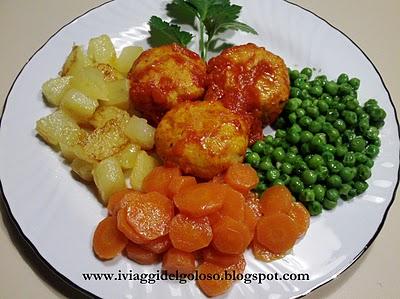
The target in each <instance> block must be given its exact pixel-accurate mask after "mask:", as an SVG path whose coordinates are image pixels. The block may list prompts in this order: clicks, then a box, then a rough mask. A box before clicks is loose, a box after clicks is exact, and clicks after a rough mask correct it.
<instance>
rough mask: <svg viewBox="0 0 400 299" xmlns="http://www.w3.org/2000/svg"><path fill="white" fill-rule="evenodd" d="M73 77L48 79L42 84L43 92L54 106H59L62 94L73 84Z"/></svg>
mask: <svg viewBox="0 0 400 299" xmlns="http://www.w3.org/2000/svg"><path fill="white" fill-rule="evenodd" d="M71 79H72V76H65V77H58V78H54V79H50V80H48V81H46V82H45V83H44V84H43V85H42V93H43V95H44V97H45V98H46V100H47V102H49V103H50V104H51V105H53V106H58V105H59V104H60V100H61V98H62V96H63V95H64V94H65V92H66V91H67V90H68V89H69V88H70V86H71Z"/></svg>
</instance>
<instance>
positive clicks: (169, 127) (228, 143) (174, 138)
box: [155, 101, 248, 179]
mask: <svg viewBox="0 0 400 299" xmlns="http://www.w3.org/2000/svg"><path fill="white" fill-rule="evenodd" d="M247 144H248V138H247V126H246V124H245V123H244V122H243V120H242V119H241V117H240V116H239V115H237V114H234V113H233V112H231V111H230V110H228V109H227V108H225V107H224V106H223V105H222V104H221V103H219V102H207V101H202V102H189V103H183V104H180V105H178V106H176V107H174V108H173V109H172V110H170V111H168V112H167V114H166V115H165V116H164V117H163V118H162V120H161V122H160V123H159V125H158V126H157V129H156V133H155V146H156V151H157V154H158V155H159V156H160V158H161V159H162V160H163V161H164V163H166V164H168V165H176V166H179V168H180V169H181V170H182V171H183V173H186V174H191V175H194V176H196V177H199V178H203V179H211V178H212V177H213V176H215V175H217V174H219V173H222V172H223V171H224V170H226V169H227V168H228V167H229V166H230V165H232V164H234V163H237V162H241V161H242V159H243V156H244V154H245V152H246V148H247Z"/></svg>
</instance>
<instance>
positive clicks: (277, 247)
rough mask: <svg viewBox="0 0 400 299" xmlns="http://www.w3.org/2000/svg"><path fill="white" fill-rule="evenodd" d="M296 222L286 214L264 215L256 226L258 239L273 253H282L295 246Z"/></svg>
mask: <svg viewBox="0 0 400 299" xmlns="http://www.w3.org/2000/svg"><path fill="white" fill-rule="evenodd" d="M297 236H298V230H297V226H296V223H295V222H294V220H293V219H292V218H290V217H289V216H288V215H286V214H282V213H276V214H272V215H269V216H263V217H261V218H260V220H258V223H257V228H256V238H257V241H258V242H259V243H260V244H261V245H263V246H265V248H267V249H268V250H270V251H271V252H272V253H278V254H282V253H285V252H287V251H288V250H289V249H290V248H292V247H293V245H294V243H295V242H296V240H297Z"/></svg>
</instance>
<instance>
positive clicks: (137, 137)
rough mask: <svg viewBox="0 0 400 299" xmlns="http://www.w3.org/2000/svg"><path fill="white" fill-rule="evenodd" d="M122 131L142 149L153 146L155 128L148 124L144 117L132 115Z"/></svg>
mask: <svg viewBox="0 0 400 299" xmlns="http://www.w3.org/2000/svg"><path fill="white" fill-rule="evenodd" d="M124 133H125V134H126V136H128V137H129V139H130V140H131V141H132V142H133V143H135V144H138V145H140V147H141V148H143V149H151V148H153V146H154V133H155V128H153V127H152V126H150V125H149V124H148V123H147V120H146V119H144V118H140V117H137V116H135V115H134V116H132V117H131V118H130V120H129V122H128V123H127V125H126V126H125V130H124Z"/></svg>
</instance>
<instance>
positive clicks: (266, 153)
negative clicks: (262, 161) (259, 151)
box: [263, 144, 274, 156]
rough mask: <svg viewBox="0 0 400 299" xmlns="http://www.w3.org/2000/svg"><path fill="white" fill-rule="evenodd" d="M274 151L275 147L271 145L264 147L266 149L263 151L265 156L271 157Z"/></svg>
mask: <svg viewBox="0 0 400 299" xmlns="http://www.w3.org/2000/svg"><path fill="white" fill-rule="evenodd" d="M273 151H274V147H273V146H272V145H271V144H265V145H264V149H263V153H264V155H266V156H269V155H270V154H272V152H273Z"/></svg>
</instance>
